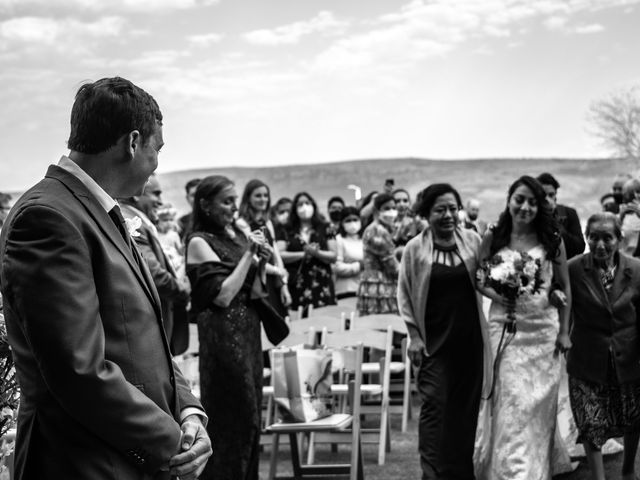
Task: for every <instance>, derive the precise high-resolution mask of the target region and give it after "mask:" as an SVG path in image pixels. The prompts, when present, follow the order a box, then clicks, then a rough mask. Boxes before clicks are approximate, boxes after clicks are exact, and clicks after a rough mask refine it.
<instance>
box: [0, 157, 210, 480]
mask: <svg viewBox="0 0 640 480" xmlns="http://www.w3.org/2000/svg"><path fill="white" fill-rule="evenodd" d="M136 257H138V258H136ZM0 265H1V268H2V270H1V272H0V280H1V284H2V285H1V287H2V294H3V296H4V313H5V320H6V324H7V331H8V334H9V342H10V344H11V347H12V349H13V354H14V358H15V363H16V370H17V376H18V381H19V383H20V387H21V392H22V395H21V401H20V410H19V417H18V432H17V439H16V451H15V479H16V480H31V479H34V480H36V479H37V480H43V479H44V480H47V479H51V480H54V479H55V480H58V479H62V478H64V479H71V478H78V479H85V478H86V479H92V480H93V479H98V480H102V479H110V480H111V479H116V478H117V479H126V480H129V479H150V478H154V479H155V478H157V479H165V478H166V479H168V478H169V476H168V472H160V471H159V469H160V467H161V466H162V465H164V464H166V463H167V462H168V460H169V459H170V458H171V456H173V455H174V454H175V453H177V451H178V448H179V442H180V425H179V412H180V411H181V410H182V409H184V408H186V407H197V408H202V407H201V405H200V402H198V400H197V399H196V398H194V397H193V396H192V395H191V393H190V392H189V389H188V387H187V383H186V381H185V380H184V378H183V376H182V374H181V373H180V371H179V370H178V369H177V367H176V366H175V364H174V363H173V362H172V360H171V355H170V353H169V345H168V343H167V339H166V336H165V334H164V329H163V328H162V317H161V311H160V300H159V298H158V295H157V292H156V289H155V287H154V285H153V281H152V279H151V276H150V274H149V271H148V269H147V268H146V267H145V266H144V261H142V260H141V258H140V257H139V252H137V250H135V251H132V250H131V249H129V247H128V246H127V244H126V243H125V241H124V239H123V237H122V236H121V234H120V233H119V231H118V229H117V228H116V226H115V224H114V223H113V221H112V220H111V218H110V217H109V216H108V214H107V212H105V210H104V208H103V207H102V206H101V205H100V204H99V203H98V201H97V200H96V199H95V197H93V195H92V194H91V193H90V192H89V191H88V190H87V189H86V187H85V186H84V185H83V184H82V182H80V180H78V179H77V178H76V177H75V176H73V175H72V174H70V173H68V172H67V171H65V170H64V169H62V168H60V167H58V166H51V167H50V168H49V170H48V172H47V175H46V177H45V178H44V179H43V180H42V181H41V182H40V183H38V184H37V185H35V186H34V187H33V188H31V189H30V190H29V191H27V192H26V193H25V194H24V195H23V196H22V197H21V198H20V200H19V201H18V202H17V204H16V205H15V207H14V208H13V210H12V211H11V214H10V215H9V217H8V219H7V222H6V223H5V226H4V228H3V229H2V235H1V237H0ZM138 265H140V266H141V267H139V266H138Z"/></svg>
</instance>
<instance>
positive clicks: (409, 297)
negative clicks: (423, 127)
mask: <svg viewBox="0 0 640 480" xmlns="http://www.w3.org/2000/svg"><path fill="white" fill-rule="evenodd" d="M461 204H462V202H461V200H460V195H459V194H458V192H457V191H456V190H455V189H454V188H453V187H452V186H451V185H449V184H446V183H438V184H433V185H431V186H429V187H427V188H426V189H425V190H424V191H423V192H422V193H421V195H420V201H419V202H418V203H417V204H416V213H418V214H420V215H421V216H422V217H423V218H426V219H428V220H429V227H427V228H426V229H425V230H424V231H423V232H422V234H420V235H418V236H417V237H415V238H413V239H412V240H410V241H409V243H407V246H406V248H405V250H404V255H403V256H402V264H401V268H400V276H399V280H398V303H399V307H400V313H401V315H402V317H403V318H404V320H405V322H406V323H407V328H408V330H409V336H410V338H411V344H410V346H409V355H410V357H411V360H412V361H413V363H414V365H417V366H419V373H418V378H417V383H418V389H419V391H420V396H421V399H422V409H421V411H420V425H419V451H420V463H421V466H422V472H423V476H422V478H423V480H427V479H428V480H431V479H436V478H447V479H472V478H474V470H473V452H474V439H475V434H476V423H477V420H478V411H479V406H480V396H481V393H482V390H483V379H484V380H485V382H486V380H487V379H488V378H489V365H490V353H489V351H488V349H487V348H486V347H485V345H488V344H487V342H486V341H485V339H486V338H487V335H486V322H485V321H484V317H483V315H482V304H481V299H480V296H479V294H478V293H477V292H476V289H475V282H476V280H475V278H476V269H477V268H478V252H479V249H480V237H479V236H478V234H477V233H476V232H474V231H472V230H465V229H461V228H460V227H459V225H458V222H457V218H458V210H459V209H460V206H461ZM483 360H484V361H483Z"/></svg>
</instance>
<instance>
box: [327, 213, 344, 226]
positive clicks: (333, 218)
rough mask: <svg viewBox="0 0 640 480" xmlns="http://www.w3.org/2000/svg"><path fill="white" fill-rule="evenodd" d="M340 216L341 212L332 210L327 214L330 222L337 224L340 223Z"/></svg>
mask: <svg viewBox="0 0 640 480" xmlns="http://www.w3.org/2000/svg"><path fill="white" fill-rule="evenodd" d="M341 216H342V212H341V211H340V210H334V211H332V212H329V218H330V219H331V221H332V222H335V223H338V222H339V221H340V217H341Z"/></svg>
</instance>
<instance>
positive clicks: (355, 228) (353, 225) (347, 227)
mask: <svg viewBox="0 0 640 480" xmlns="http://www.w3.org/2000/svg"><path fill="white" fill-rule="evenodd" d="M361 227H362V224H361V223H360V222H348V223H345V224H344V225H343V228H344V231H345V232H347V234H348V235H355V234H356V233H358V232H359V231H360V228H361Z"/></svg>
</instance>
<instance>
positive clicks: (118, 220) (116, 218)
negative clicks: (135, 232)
mask: <svg viewBox="0 0 640 480" xmlns="http://www.w3.org/2000/svg"><path fill="white" fill-rule="evenodd" d="M109 216H110V217H111V220H113V223H115V224H116V227H118V231H119V232H120V235H122V238H123V239H124V241H125V243H126V244H127V246H128V247H129V250H133V248H132V247H133V246H132V245H131V235H129V230H128V229H127V224H126V223H125V221H124V217H123V216H122V212H121V211H120V207H119V206H118V205H116V206H115V207H113V208H112V209H111V210H109Z"/></svg>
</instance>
